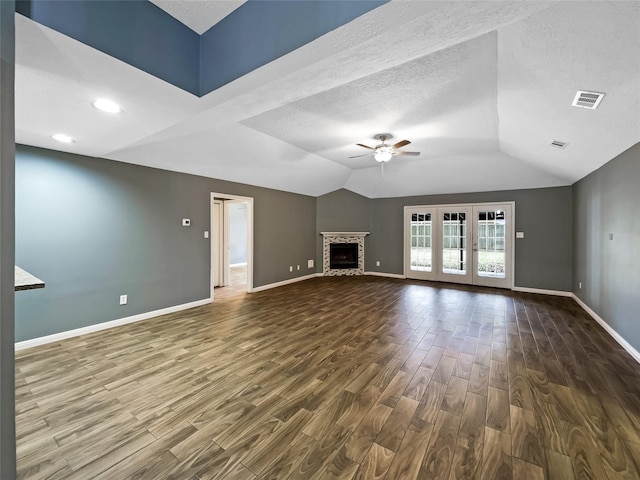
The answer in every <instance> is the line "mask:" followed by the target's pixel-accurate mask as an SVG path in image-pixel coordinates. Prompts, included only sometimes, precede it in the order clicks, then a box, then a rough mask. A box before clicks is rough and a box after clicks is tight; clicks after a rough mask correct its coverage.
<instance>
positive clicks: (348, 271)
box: [320, 232, 369, 276]
mask: <svg viewBox="0 0 640 480" xmlns="http://www.w3.org/2000/svg"><path fill="white" fill-rule="evenodd" d="M320 233H321V234H322V237H323V241H322V271H323V273H324V274H325V275H327V276H337V275H364V237H366V236H367V235H369V232H320ZM332 243H357V244H358V267H357V268H331V266H330V259H329V250H330V245H331V244H332Z"/></svg>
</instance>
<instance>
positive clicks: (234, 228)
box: [229, 202, 247, 265]
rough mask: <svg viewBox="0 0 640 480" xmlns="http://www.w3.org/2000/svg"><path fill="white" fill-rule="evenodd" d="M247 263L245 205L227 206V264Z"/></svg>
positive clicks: (234, 204)
mask: <svg viewBox="0 0 640 480" xmlns="http://www.w3.org/2000/svg"><path fill="white" fill-rule="evenodd" d="M246 261H247V204H246V203H244V202H243V203H230V204H229V263H230V264H232V265H233V264H236V263H246Z"/></svg>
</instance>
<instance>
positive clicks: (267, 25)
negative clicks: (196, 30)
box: [200, 0, 388, 95]
mask: <svg viewBox="0 0 640 480" xmlns="http://www.w3.org/2000/svg"><path fill="white" fill-rule="evenodd" d="M387 1H388V0H382V1H380V0H378V1H371V0H352V1H286V0H253V1H248V2H247V3H245V4H244V5H242V6H241V7H240V8H238V9H236V10H235V11H233V12H232V13H231V14H230V15H228V16H227V17H226V18H224V19H223V20H222V21H220V22H219V23H218V24H216V25H214V26H213V27H212V28H211V29H209V30H208V31H207V32H205V33H204V34H203V35H202V36H201V37H200V93H201V95H205V94H207V93H209V92H211V91H213V90H215V89H217V88H220V87H222V86H223V85H225V84H227V83H229V82H232V81H233V80H235V79H237V78H240V77H242V76H243V75H246V74H247V73H249V72H251V71H253V70H255V69H256V68H259V67H261V66H263V65H266V64H267V63H269V62H271V61H273V60H275V59H277V58H279V57H282V56H283V55H286V54H287V53H290V52H292V51H293V50H295V49H297V48H300V47H301V46H303V45H305V44H307V43H309V42H311V41H313V40H315V39H316V38H318V37H321V36H322V35H324V34H325V33H328V32H330V31H332V30H335V29H336V28H338V27H340V26H342V25H344V24H346V23H348V22H350V21H351V20H353V19H355V18H357V17H359V16H360V15H363V14H364V13H367V12H368V11H370V10H373V9H374V8H376V7H379V6H380V5H383V4H385V3H387Z"/></svg>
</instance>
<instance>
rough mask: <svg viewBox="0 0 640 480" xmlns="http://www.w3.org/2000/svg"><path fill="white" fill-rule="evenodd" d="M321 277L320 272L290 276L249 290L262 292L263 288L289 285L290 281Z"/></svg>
mask: <svg viewBox="0 0 640 480" xmlns="http://www.w3.org/2000/svg"><path fill="white" fill-rule="evenodd" d="M316 277H322V273H320V274H318V273H310V274H309V275H304V276H302V277H296V278H290V279H288V280H282V281H281V282H276V283H269V284H267V285H260V286H259V287H253V288H252V289H251V292H262V291H263V290H269V289H271V288H276V287H282V286H284V285H290V284H292V283H297V282H302V281H304V280H309V279H311V278H316Z"/></svg>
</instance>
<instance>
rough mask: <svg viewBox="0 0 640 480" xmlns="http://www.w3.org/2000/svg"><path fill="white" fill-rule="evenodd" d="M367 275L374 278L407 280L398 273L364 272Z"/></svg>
mask: <svg viewBox="0 0 640 480" xmlns="http://www.w3.org/2000/svg"><path fill="white" fill-rule="evenodd" d="M364 274H365V275H372V276H374V277H388V278H402V279H405V278H407V277H405V276H404V275H400V274H398V273H385V272H364Z"/></svg>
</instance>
